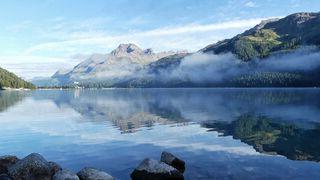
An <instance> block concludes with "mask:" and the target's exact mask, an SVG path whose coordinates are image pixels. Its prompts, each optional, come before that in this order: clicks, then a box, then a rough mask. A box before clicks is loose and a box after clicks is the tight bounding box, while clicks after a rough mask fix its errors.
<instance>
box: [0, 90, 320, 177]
mask: <svg viewBox="0 0 320 180" xmlns="http://www.w3.org/2000/svg"><path fill="white" fill-rule="evenodd" d="M0 124H1V131H0V155H4V154H15V155H18V156H19V157H24V156H26V155H28V154H29V153H31V152H38V153H40V154H42V155H43V156H44V157H45V158H46V159H48V160H52V161H55V162H58V163H59V164H61V165H62V166H63V167H64V168H68V169H71V170H73V171H75V172H76V171H78V170H79V169H81V168H82V167H84V166H92V167H96V168H100V169H102V170H105V171H106V172H108V173H110V174H111V175H113V176H115V177H116V178H118V179H129V174H130V173H131V171H132V170H133V169H134V167H136V166H137V165H138V164H139V163H140V162H141V161H142V160H143V159H144V158H145V157H150V158H154V159H159V158H160V154H161V152H162V151H164V150H166V151H169V152H172V153H173V154H176V155H177V156H179V157H181V158H182V159H184V160H185V161H186V164H187V167H186V168H187V169H186V172H185V177H186V179H320V164H319V163H318V162H319V161H320V90H318V89H106V90H64V91H60V90H38V91H29V92H28V91H27V92H19V91H2V92H0Z"/></svg>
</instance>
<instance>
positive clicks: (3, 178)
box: [0, 174, 12, 180]
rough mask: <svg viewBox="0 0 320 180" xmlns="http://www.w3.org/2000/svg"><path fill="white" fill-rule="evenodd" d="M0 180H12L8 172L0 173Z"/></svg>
mask: <svg viewBox="0 0 320 180" xmlns="http://www.w3.org/2000/svg"><path fill="white" fill-rule="evenodd" d="M0 180H12V179H11V178H10V177H9V176H8V174H0Z"/></svg>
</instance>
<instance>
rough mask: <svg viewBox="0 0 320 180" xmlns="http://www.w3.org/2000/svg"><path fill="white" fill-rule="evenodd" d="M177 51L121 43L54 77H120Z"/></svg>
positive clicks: (62, 80)
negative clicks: (108, 51)
mask: <svg viewBox="0 0 320 180" xmlns="http://www.w3.org/2000/svg"><path fill="white" fill-rule="evenodd" d="M174 53H175V52H172V51H169V52H160V53H154V52H153V50H152V49H145V50H143V49H141V48H139V47H138V46H137V45H135V44H132V43H130V44H120V45H119V46H118V47H117V48H116V49H115V50H113V51H111V52H110V53H109V54H93V55H91V56H89V57H88V58H87V59H86V60H85V61H83V62H81V63H80V64H78V65H77V66H75V67H74V68H73V69H72V70H71V71H68V72H63V73H62V72H57V73H55V74H54V75H53V76H52V78H53V79H57V80H58V81H60V83H61V84H72V83H73V82H74V81H80V82H86V81H92V80H100V79H103V80H104V81H106V80H110V81H113V80H114V79H119V78H123V77H127V76H130V75H132V74H133V73H134V72H136V71H138V70H140V69H142V68H143V66H145V65H147V64H150V63H152V62H155V61H156V60H158V59H161V58H163V57H166V56H169V55H173V54H174Z"/></svg>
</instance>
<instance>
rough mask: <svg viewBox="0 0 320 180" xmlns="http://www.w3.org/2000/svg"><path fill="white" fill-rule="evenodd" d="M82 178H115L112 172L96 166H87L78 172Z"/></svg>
mask: <svg viewBox="0 0 320 180" xmlns="http://www.w3.org/2000/svg"><path fill="white" fill-rule="evenodd" d="M77 175H78V176H79V178H80V180H114V179H115V178H114V177H112V176H111V175H110V174H108V173H106V172H104V171H100V170H97V169H94V168H88V167H85V168H83V169H82V170H81V171H79V172H78V173H77Z"/></svg>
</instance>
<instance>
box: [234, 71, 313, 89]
mask: <svg viewBox="0 0 320 180" xmlns="http://www.w3.org/2000/svg"><path fill="white" fill-rule="evenodd" d="M307 82H308V81H307V79H306V78H305V76H303V75H301V74H299V73H290V72H254V73H250V74H245V75H241V76H238V77H235V78H234V79H232V80H231V84H232V86H236V87H294V86H296V87H300V86H303V84H305V83H307Z"/></svg>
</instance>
